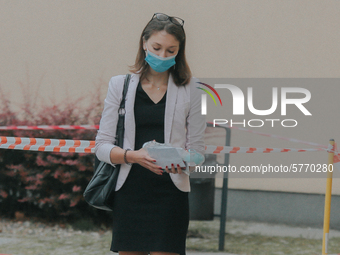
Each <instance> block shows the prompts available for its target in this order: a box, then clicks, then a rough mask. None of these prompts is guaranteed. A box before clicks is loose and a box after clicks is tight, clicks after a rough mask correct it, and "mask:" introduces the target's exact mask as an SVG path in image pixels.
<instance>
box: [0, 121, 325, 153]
mask: <svg viewBox="0 0 340 255" xmlns="http://www.w3.org/2000/svg"><path fill="white" fill-rule="evenodd" d="M209 123H211V122H209ZM211 124H213V123H211ZM216 126H221V127H224V125H218V124H216ZM230 128H232V129H237V130H241V131H245V132H249V133H253V134H257V135H262V136H266V137H272V138H276V139H281V140H285V141H289V142H295V143H301V144H305V145H311V146H315V147H319V148H327V145H323V144H318V143H312V142H306V141H302V140H298V139H294V138H287V137H283V136H279V135H273V134H266V133H262V132H258V131H254V130H250V129H246V128H242V127H230ZM76 129H77V130H79V129H83V130H85V129H99V125H39V126H0V130H76Z"/></svg>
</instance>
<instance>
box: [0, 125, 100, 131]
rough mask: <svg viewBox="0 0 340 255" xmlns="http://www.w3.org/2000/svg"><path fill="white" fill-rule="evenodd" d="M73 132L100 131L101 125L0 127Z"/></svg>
mask: <svg viewBox="0 0 340 255" xmlns="http://www.w3.org/2000/svg"><path fill="white" fill-rule="evenodd" d="M70 129H71V130H72V129H99V125H39V126H0V130H70Z"/></svg>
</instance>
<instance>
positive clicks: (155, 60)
mask: <svg viewBox="0 0 340 255" xmlns="http://www.w3.org/2000/svg"><path fill="white" fill-rule="evenodd" d="M146 50H147V54H146V57H145V61H146V62H147V63H148V64H149V65H150V67H151V68H152V69H153V70H155V71H156V72H159V73H162V72H165V71H166V70H168V69H169V68H170V67H172V66H173V65H174V64H176V61H175V58H176V56H177V54H176V55H174V56H171V57H167V58H163V57H160V56H158V55H156V54H155V53H152V52H151V51H149V50H148V48H146Z"/></svg>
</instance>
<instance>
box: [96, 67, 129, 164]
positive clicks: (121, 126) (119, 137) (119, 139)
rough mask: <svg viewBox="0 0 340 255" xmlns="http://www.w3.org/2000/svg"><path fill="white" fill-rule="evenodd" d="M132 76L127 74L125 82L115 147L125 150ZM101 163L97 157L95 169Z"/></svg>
mask: <svg viewBox="0 0 340 255" xmlns="http://www.w3.org/2000/svg"><path fill="white" fill-rule="evenodd" d="M130 78H131V74H127V75H126V76H125V80H124V88H123V97H122V101H121V102H120V107H119V109H118V114H119V117H118V123H117V130H116V142H115V145H117V146H119V147H121V148H123V142H124V121H125V98H126V94H127V91H128V88H129V83H130ZM99 163H100V161H99V159H98V158H97V156H95V157H94V169H97V167H98V165H99Z"/></svg>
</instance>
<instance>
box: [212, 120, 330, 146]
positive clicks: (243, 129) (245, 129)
mask: <svg viewBox="0 0 340 255" xmlns="http://www.w3.org/2000/svg"><path fill="white" fill-rule="evenodd" d="M209 123H210V124H213V123H212V122H209ZM215 126H220V127H224V126H227V125H219V124H215ZM227 127H229V126H227ZM229 128H232V129H237V130H242V131H245V132H248V133H252V134H257V135H262V136H266V137H272V138H276V139H281V140H285V141H289V142H294V143H301V144H306V145H311V146H315V147H320V148H327V145H323V144H318V143H312V142H306V141H302V140H298V139H294V138H287V137H284V136H279V135H272V134H266V133H262V132H258V131H254V130H250V129H247V128H242V127H229Z"/></svg>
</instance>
